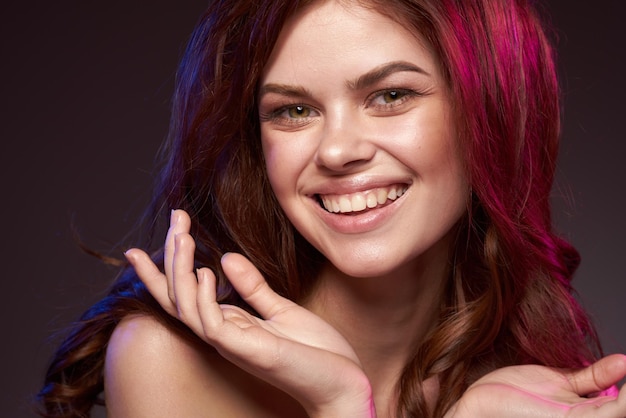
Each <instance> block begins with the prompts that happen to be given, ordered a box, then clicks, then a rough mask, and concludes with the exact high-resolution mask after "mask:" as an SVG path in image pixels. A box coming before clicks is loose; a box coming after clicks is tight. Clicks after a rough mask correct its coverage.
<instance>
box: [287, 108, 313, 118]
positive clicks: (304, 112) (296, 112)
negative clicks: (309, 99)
mask: <svg viewBox="0 0 626 418" xmlns="http://www.w3.org/2000/svg"><path fill="white" fill-rule="evenodd" d="M284 111H285V112H286V113H287V115H288V116H289V117H290V118H294V119H299V118H308V117H309V116H311V109H310V108H308V107H306V106H302V105H297V106H291V107H288V108H286V109H285V110H284Z"/></svg>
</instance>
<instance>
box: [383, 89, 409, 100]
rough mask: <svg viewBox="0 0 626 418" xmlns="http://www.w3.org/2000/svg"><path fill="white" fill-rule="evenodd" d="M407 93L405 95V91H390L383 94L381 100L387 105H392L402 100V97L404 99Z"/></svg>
mask: <svg viewBox="0 0 626 418" xmlns="http://www.w3.org/2000/svg"><path fill="white" fill-rule="evenodd" d="M405 94H406V93H404V92H403V91H400V90H389V91H386V92H384V93H383V94H381V96H380V98H381V99H382V100H383V101H384V102H385V103H392V102H395V101H396V100H398V99H401V98H402V97H404V95H405Z"/></svg>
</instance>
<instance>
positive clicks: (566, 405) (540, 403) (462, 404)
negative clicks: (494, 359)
mask: <svg viewBox="0 0 626 418" xmlns="http://www.w3.org/2000/svg"><path fill="white" fill-rule="evenodd" d="M625 371H626V360H625V358H624V357H623V356H619V355H614V356H608V357H606V358H604V359H602V360H600V361H598V362H596V363H594V364H593V365H592V366H590V367H588V368H586V369H582V370H579V371H575V372H569V371H563V370H558V369H552V368H548V367H544V366H537V365H522V366H511V367H505V368H502V369H498V370H495V371H493V372H491V373H489V374H487V375H485V376H484V377H482V378H481V379H479V380H478V381H477V382H475V383H474V384H473V385H472V386H471V387H470V388H469V389H468V390H467V391H466V392H465V394H464V395H463V397H462V398H461V400H460V401H459V402H458V403H457V405H456V407H455V408H454V409H453V410H451V411H450V412H449V413H448V415H447V416H449V417H455V418H462V417H471V416H475V414H476V411H481V416H484V417H501V416H523V417H570V418H576V417H597V418H623V417H626V394H625V393H626V391H625V390H622V391H621V394H619V396H616V395H617V393H616V392H617V390H616V389H615V388H614V387H613V388H612V389H610V390H605V389H606V388H610V387H611V386H612V385H614V384H615V383H616V382H617V381H618V380H619V379H621V378H622V377H623V375H624V372H625ZM600 391H604V392H603V393H599V392H600ZM590 394H594V396H588V395H590ZM505 411H506V413H505Z"/></svg>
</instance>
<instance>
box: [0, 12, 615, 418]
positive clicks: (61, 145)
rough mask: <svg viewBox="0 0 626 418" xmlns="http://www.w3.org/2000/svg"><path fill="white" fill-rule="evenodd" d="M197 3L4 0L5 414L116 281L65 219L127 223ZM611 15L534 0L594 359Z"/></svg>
mask: <svg viewBox="0 0 626 418" xmlns="http://www.w3.org/2000/svg"><path fill="white" fill-rule="evenodd" d="M620 4H621V5H620ZM204 5H205V3H204V2H203V1H187V2H175V1H173V0H170V1H165V0H157V1H147V0H136V1H128V2H126V3H122V2H116V1H108V2H97V3H96V2H89V1H84V0H83V1H78V0H58V1H54V2H53V1H49V2H43V1H35V2H32V1H31V2H21V3H18V2H16V1H9V2H5V3H3V8H2V12H1V16H0V21H1V24H0V43H1V56H0V60H1V61H0V62H1V66H0V68H1V70H0V71H1V73H0V74H1V77H0V86H1V90H0V93H1V97H0V103H1V110H2V112H1V113H0V121H1V123H0V139H1V140H2V141H1V145H0V169H1V170H2V171H1V173H0V174H1V175H0V182H1V183H0V187H1V189H0V190H1V191H2V196H3V197H2V205H1V207H2V208H1V209H0V210H1V216H2V224H1V225H2V226H3V227H2V229H1V231H2V233H3V237H2V247H1V248H2V258H1V260H2V265H3V266H4V267H5V268H3V269H2V270H0V272H1V273H0V280H1V283H2V288H0V294H1V295H2V302H1V306H2V308H1V309H2V311H0V314H1V318H2V337H1V338H2V339H1V340H0V345H1V346H2V363H1V364H2V365H1V369H0V370H1V371H2V387H1V391H0V411H1V412H0V414H1V415H2V416H6V417H27V416H32V414H30V413H29V412H28V411H27V409H26V408H27V407H26V405H27V402H28V400H29V396H31V394H32V393H33V392H35V391H36V390H37V389H38V387H39V385H40V382H41V379H42V375H43V373H44V370H45V366H46V363H47V361H48V359H49V357H50V355H51V352H52V349H53V347H54V344H53V343H51V342H50V341H49V340H48V337H49V336H50V335H51V334H52V333H53V332H55V331H58V330H61V329H63V328H64V327H65V326H66V325H67V324H68V323H69V321H71V320H72V319H75V318H76V317H77V315H78V314H79V313H80V312H82V311H83V310H84V309H85V308H87V307H88V306H89V305H90V304H91V303H93V302H94V301H96V300H97V299H98V298H99V297H100V296H102V294H103V291H104V289H105V288H106V286H107V285H108V284H109V283H110V281H111V278H112V277H113V275H114V273H115V270H114V269H112V268H107V267H104V266H103V265H102V264H101V263H100V262H98V261H95V260H94V259H92V258H91V257H89V256H87V255H84V254H83V253H81V252H80V250H79V249H78V247H77V245H76V243H75V242H74V241H73V239H72V234H71V229H70V225H71V224H72V222H73V223H74V224H75V225H77V226H78V228H79V230H80V232H81V237H82V239H83V240H84V241H85V242H86V243H87V244H88V245H90V246H91V247H93V248H95V249H99V250H103V251H106V250H108V249H109V248H111V247H112V246H113V245H114V244H116V243H117V242H119V241H120V240H121V239H122V238H123V236H124V235H125V234H126V232H128V230H129V229H130V228H131V226H132V224H133V222H134V219H135V218H136V216H137V215H138V214H139V213H140V211H141V208H142V207H143V205H144V204H145V202H146V199H147V198H148V196H149V194H150V185H151V172H152V163H153V157H154V154H155V152H156V150H157V148H158V146H159V144H160V142H161V140H162V139H163V137H164V136H165V134H166V130H167V122H168V117H169V111H168V107H169V96H170V93H171V90H172V85H173V75H174V71H175V68H176V64H177V61H178V59H179V57H180V54H181V52H182V48H183V46H184V43H185V41H186V39H187V36H188V35H189V33H190V31H191V29H192V27H193V25H194V23H195V21H196V20H197V18H198V16H199V14H200V13H201V11H202V9H203V8H204ZM624 7H625V6H624V3H621V2H619V1H617V0H597V1H594V2H575V1H570V0H552V1H547V3H546V8H547V9H548V10H550V11H551V14H552V20H553V26H554V27H555V28H556V31H557V33H558V35H559V43H558V46H559V55H560V66H561V69H562V75H563V90H564V94H565V109H566V113H565V127H564V140H563V148H562V156H561V161H560V163H561V164H560V171H559V181H558V185H557V187H556V188H555V194H554V202H555V217H556V218H557V223H558V225H559V229H560V230H561V231H562V232H563V234H564V235H565V236H566V237H567V238H569V239H570V240H571V241H572V242H573V243H574V244H575V245H576V246H577V247H578V248H579V250H580V251H581V253H582V256H583V263H582V265H581V267H580V270H579V272H578V274H577V276H576V278H575V281H574V284H575V286H576V287H577V289H578V290H579V293H580V294H581V299H582V301H583V303H584V304H585V306H586V307H587V309H588V310H589V311H590V312H591V314H592V315H593V317H594V318H595V320H596V323H597V325H598V328H599V331H600V334H601V338H602V341H603V342H604V344H605V348H606V350H607V352H626V326H625V325H624V323H623V322H622V317H623V314H624V309H623V308H622V306H623V305H624V303H626V298H625V295H626V281H625V278H626V275H625V274H624V272H623V260H624V259H625V258H626V254H624V250H625V249H626V245H625V244H624V240H625V239H626V222H625V220H624V219H625V218H624V215H623V211H624V208H625V203H626V199H625V197H624V192H625V190H626V168H625V167H624V151H626V145H625V142H626V137H625V133H626V130H625V128H624V123H625V119H626V115H625V112H626V106H625V105H624V100H625V99H626V89H625V87H626V82H625V75H624V74H626V68H625V65H624V64H625V61H626V60H625V57H624V51H625V48H624V44H625V42H626V33H625V30H624V23H623V16H624V13H623V12H624ZM112 255H114V256H121V253H120V254H117V253H113V254H112Z"/></svg>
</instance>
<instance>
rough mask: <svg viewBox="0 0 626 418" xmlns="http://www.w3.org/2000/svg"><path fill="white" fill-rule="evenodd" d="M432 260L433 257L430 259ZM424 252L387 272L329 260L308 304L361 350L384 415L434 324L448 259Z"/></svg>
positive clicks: (361, 357)
mask: <svg viewBox="0 0 626 418" xmlns="http://www.w3.org/2000/svg"><path fill="white" fill-rule="evenodd" d="M431 261H433V260H431ZM436 261H437V262H428V263H427V262H425V261H424V257H420V260H415V261H414V262H412V263H410V264H409V265H406V266H403V267H402V268H400V269H398V270H395V271H393V272H390V273H389V274H387V275H385V276H383V277H365V278H363V277H349V276H346V275H345V274H343V273H341V272H340V271H338V270H337V269H335V268H334V267H333V266H332V265H328V266H326V267H325V268H324V269H323V270H322V272H321V274H320V277H319V278H318V281H317V284H316V287H315V289H314V290H313V292H312V294H311V295H310V297H309V298H307V301H306V302H305V303H304V305H305V306H306V307H307V308H308V309H310V310H311V311H313V312H315V313H316V314H317V315H319V316H320V317H322V318H323V319H325V320H326V321H328V322H329V323H330V324H331V325H333V326H334V327H335V328H336V329H337V330H338V331H339V332H340V333H342V334H343V336H344V337H345V338H346V339H347V340H348V342H349V343H350V344H351V345H352V347H353V348H354V350H355V352H356V353H357V355H358V356H359V359H360V360H361V363H362V365H363V368H364V370H365V373H366V374H367V376H368V377H369V379H370V383H371V384H372V388H373V390H374V394H375V402H376V406H377V408H376V409H377V410H379V409H380V414H379V416H381V415H382V416H385V415H386V413H387V412H386V411H389V410H390V407H391V406H393V405H395V403H396V402H395V398H396V397H395V396H394V394H395V393H396V390H395V388H396V383H397V381H398V378H399V377H400V374H401V372H402V370H403V368H404V366H405V365H406V364H407V362H408V361H409V360H410V358H411V357H412V355H413V354H414V352H415V349H416V347H417V346H419V345H420V344H421V342H422V341H423V339H424V337H425V336H426V334H427V333H428V332H429V331H430V329H431V328H432V327H433V326H434V324H435V323H436V321H437V318H438V314H439V307H440V303H441V297H442V295H443V288H444V284H445V279H446V277H447V274H448V269H447V262H446V259H445V258H444V259H443V260H436Z"/></svg>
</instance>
